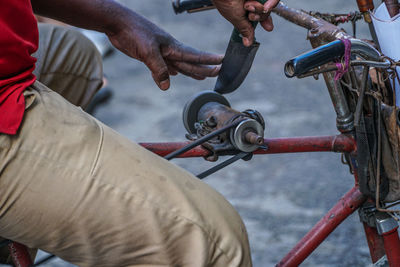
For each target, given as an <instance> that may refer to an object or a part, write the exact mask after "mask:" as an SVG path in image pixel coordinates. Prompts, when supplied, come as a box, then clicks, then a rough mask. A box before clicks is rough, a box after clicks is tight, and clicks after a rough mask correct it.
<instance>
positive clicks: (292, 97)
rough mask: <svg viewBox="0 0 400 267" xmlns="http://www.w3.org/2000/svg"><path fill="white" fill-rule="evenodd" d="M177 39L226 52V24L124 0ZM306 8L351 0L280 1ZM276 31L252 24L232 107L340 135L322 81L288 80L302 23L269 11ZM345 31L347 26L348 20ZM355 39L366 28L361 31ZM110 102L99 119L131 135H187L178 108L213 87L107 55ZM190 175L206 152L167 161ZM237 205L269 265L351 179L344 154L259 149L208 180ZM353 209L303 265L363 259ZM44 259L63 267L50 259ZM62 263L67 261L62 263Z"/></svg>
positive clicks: (272, 127) (272, 130)
mask: <svg viewBox="0 0 400 267" xmlns="http://www.w3.org/2000/svg"><path fill="white" fill-rule="evenodd" d="M121 2H123V3H124V4H126V5H127V6H129V7H130V8H132V9H134V10H136V11H138V12H139V13H140V14H142V15H143V16H145V17H147V18H149V19H150V20H152V21H153V22H155V23H156V24H158V25H160V26H162V27H163V28H164V29H165V30H167V31H168V32H170V33H171V34H172V35H173V36H174V37H175V38H177V39H178V40H181V41H182V42H185V43H187V44H189V45H192V46H194V47H196V48H198V49H203V50H207V51H210V52H215V53H221V54H223V53H224V52H225V48H226V45H227V43H228V39H229V36H230V32H231V30H232V26H231V25H230V24H229V23H228V22H226V21H225V20H224V19H223V18H222V17H221V16H219V15H218V13H217V12H216V11H215V10H214V11H207V12H203V13H197V14H191V15H188V14H183V15H179V16H176V15H175V14H174V13H173V11H172V8H171V3H170V1H169V0H153V1H128V0H124V1H121ZM286 3H287V4H288V5H289V6H292V7H295V8H302V9H305V10H319V11H331V12H346V13H347V12H349V11H355V10H356V9H357V7H356V4H355V1H347V0H336V1H327V0H325V1H295V0H290V1H286ZM273 18H274V22H275V31H274V32H272V33H267V32H264V31H262V30H261V29H258V30H257V33H256V36H257V39H258V41H259V42H260V43H261V44H262V45H261V47H260V49H259V51H258V54H257V57H256V59H255V62H254V64H253V68H252V70H251V72H250V73H249V75H248V77H247V79H246V81H245V82H244V83H243V85H242V86H241V88H240V89H239V90H237V91H236V92H234V93H232V94H230V95H228V96H227V98H228V100H229V101H230V102H231V105H232V107H234V108H236V109H238V110H245V109H248V108H252V109H256V110H258V111H259V112H261V113H262V115H263V116H264V118H265V120H266V124H267V129H266V136H267V137H268V138H272V137H288V136H309V135H311V136H312V135H331V134H337V130H336V127H335V113H334V111H333V108H332V104H331V102H330V98H329V95H328V92H327V90H326V88H325V86H324V83H323V81H321V80H318V81H316V80H314V79H313V78H306V79H302V80H299V79H287V78H286V77H285V76H284V73H283V65H284V63H285V62H286V60H288V59H290V58H292V57H294V56H296V55H298V54H300V53H302V52H305V51H306V50H309V49H310V45H309V43H308V42H307V40H306V30H304V29H302V28H300V27H298V26H295V25H292V24H290V23H288V22H286V21H284V20H282V19H280V18H279V17H277V16H275V15H274V17H273ZM346 29H351V28H350V27H348V28H346ZM358 32H360V33H361V37H362V36H364V35H365V33H366V29H365V28H363V27H361V28H359V29H358ZM104 69H105V73H106V75H107V77H108V80H109V86H110V87H111V88H113V90H114V97H113V99H112V100H111V101H110V102H109V103H108V104H107V105H105V106H103V107H101V108H99V109H98V110H97V113H96V117H97V118H99V119H100V120H101V121H103V122H104V123H106V124H108V125H109V126H111V127H113V128H114V129H116V130H117V131H119V132H120V133H122V134H123V135H125V136H127V137H128V138H130V139H131V140H132V141H135V142H142V141H146V142H151V141H157V142H160V141H183V140H185V139H184V134H185V130H184V127H183V124H182V121H181V112H182V108H183V105H184V104H185V103H186V101H187V100H188V99H189V98H190V97H191V96H192V95H194V94H195V93H197V92H199V91H202V90H210V89H212V88H213V86H214V84H215V79H209V80H205V81H200V82H199V81H195V80H191V79H189V78H186V77H183V76H179V77H174V78H172V86H171V89H170V90H168V91H167V92H162V91H160V90H159V89H158V88H157V87H156V85H155V84H154V83H153V81H152V78H151V75H150V72H149V71H148V70H147V68H146V67H145V66H144V65H143V64H142V63H140V62H137V61H135V60H131V59H129V58H127V57H126V56H124V55H123V54H121V53H118V52H116V53H115V54H114V55H113V56H111V57H110V58H108V59H107V60H105V62H104ZM173 162H174V163H175V164H178V165H180V166H182V167H183V168H185V169H188V170H189V171H191V172H193V173H196V174H197V173H199V172H201V171H203V170H205V169H207V168H209V167H210V166H212V165H213V164H211V163H208V162H205V161H204V160H203V159H185V160H182V159H180V160H173ZM205 182H206V183H208V184H210V185H211V186H213V187H214V188H215V189H216V190H218V191H219V192H221V193H222V194H223V195H224V196H225V197H226V198H227V199H228V200H229V201H230V202H231V203H232V204H233V205H234V206H235V208H236V209H237V210H238V212H239V213H240V215H241V216H242V218H243V220H244V222H245V224H246V226H247V230H248V233H249V238H250V245H251V249H252V257H253V262H254V266H256V267H262V266H273V265H275V264H276V263H277V262H278V261H279V260H280V259H281V258H282V257H283V256H284V255H285V254H286V253H287V252H288V251H289V250H290V248H291V247H293V246H294V245H295V244H296V242H297V241H298V240H299V239H300V238H301V237H302V236H303V235H304V234H305V233H306V232H307V231H308V230H309V229H310V227H312V225H313V224H315V223H316V222H317V221H318V220H319V219H320V218H321V216H323V215H324V214H325V212H327V211H328V210H329V209H330V208H331V207H332V206H333V205H334V204H335V203H336V201H337V200H338V199H339V198H340V197H341V196H342V195H343V194H345V193H346V192H347V191H348V190H349V189H350V188H351V187H352V185H353V183H354V180H353V178H352V176H351V175H350V174H349V170H348V167H346V166H344V165H342V164H341V162H340V154H335V153H308V154H304V153H302V154H288V155H268V156H255V157H254V158H253V160H251V161H249V162H243V161H242V162H238V163H236V164H234V165H233V166H230V167H228V168H226V169H224V170H222V171H220V172H218V173H216V174H214V175H212V176H211V177H209V178H207V179H206V180H205ZM358 221H359V219H358V216H357V215H352V216H351V217H350V218H349V219H348V220H347V221H345V222H344V223H343V224H342V225H341V226H340V227H338V228H337V229H336V230H335V231H334V232H333V233H332V234H331V235H330V236H329V238H328V239H327V240H326V241H325V242H324V243H323V244H322V245H321V246H320V247H319V248H318V249H317V250H316V251H315V252H314V253H313V254H312V255H311V256H310V257H309V259H307V260H306V261H305V262H304V263H303V265H302V266H366V265H368V264H369V262H370V260H369V253H368V248H367V244H366V241H365V237H364V236H363V229H362V225H361V224H360V223H359V222H358ZM47 266H62V263H60V262H57V263H55V262H51V263H50V264H48V265H47ZM65 266H68V265H65Z"/></svg>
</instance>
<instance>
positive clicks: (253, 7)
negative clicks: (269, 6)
mask: <svg viewBox="0 0 400 267" xmlns="http://www.w3.org/2000/svg"><path fill="white" fill-rule="evenodd" d="M244 9H245V10H246V11H248V12H253V13H256V14H262V13H264V5H263V4H261V3H259V2H257V1H247V2H246V3H245V4H244Z"/></svg>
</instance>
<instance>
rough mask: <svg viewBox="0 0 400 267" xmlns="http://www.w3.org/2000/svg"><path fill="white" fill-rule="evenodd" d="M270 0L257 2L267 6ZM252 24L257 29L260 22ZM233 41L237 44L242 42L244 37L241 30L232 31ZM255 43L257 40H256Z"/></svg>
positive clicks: (258, 0)
mask: <svg viewBox="0 0 400 267" xmlns="http://www.w3.org/2000/svg"><path fill="white" fill-rule="evenodd" d="M267 1H268V0H257V2H259V3H260V4H263V5H264V4H265V3H266V2H267ZM250 23H251V24H252V25H253V28H254V29H255V28H256V27H257V24H258V21H250ZM231 40H232V41H234V42H237V43H241V42H242V35H241V34H240V32H239V30H238V29H236V28H234V29H233V31H232V35H231ZM254 41H255V39H254Z"/></svg>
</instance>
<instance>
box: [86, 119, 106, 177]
mask: <svg viewBox="0 0 400 267" xmlns="http://www.w3.org/2000/svg"><path fill="white" fill-rule="evenodd" d="M94 121H95V122H96V124H97V127H99V129H100V140H99V145H98V147H97V151H96V156H95V158H94V161H93V164H92V167H91V168H90V172H89V175H90V177H92V176H93V174H94V172H95V171H96V167H97V163H98V162H99V159H100V153H101V151H102V148H103V142H104V129H103V127H102V126H101V125H100V123H99V122H98V121H97V120H94Z"/></svg>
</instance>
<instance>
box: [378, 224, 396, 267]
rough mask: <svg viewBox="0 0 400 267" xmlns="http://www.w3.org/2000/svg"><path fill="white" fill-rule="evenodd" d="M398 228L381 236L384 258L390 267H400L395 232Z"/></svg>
mask: <svg viewBox="0 0 400 267" xmlns="http://www.w3.org/2000/svg"><path fill="white" fill-rule="evenodd" d="M398 228H399V227H396V228H394V229H393V230H391V231H389V232H387V233H384V234H382V237H383V243H384V245H385V251H386V256H387V259H388V261H389V266H390V267H399V266H400V240H399V233H398V232H397V229H398Z"/></svg>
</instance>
